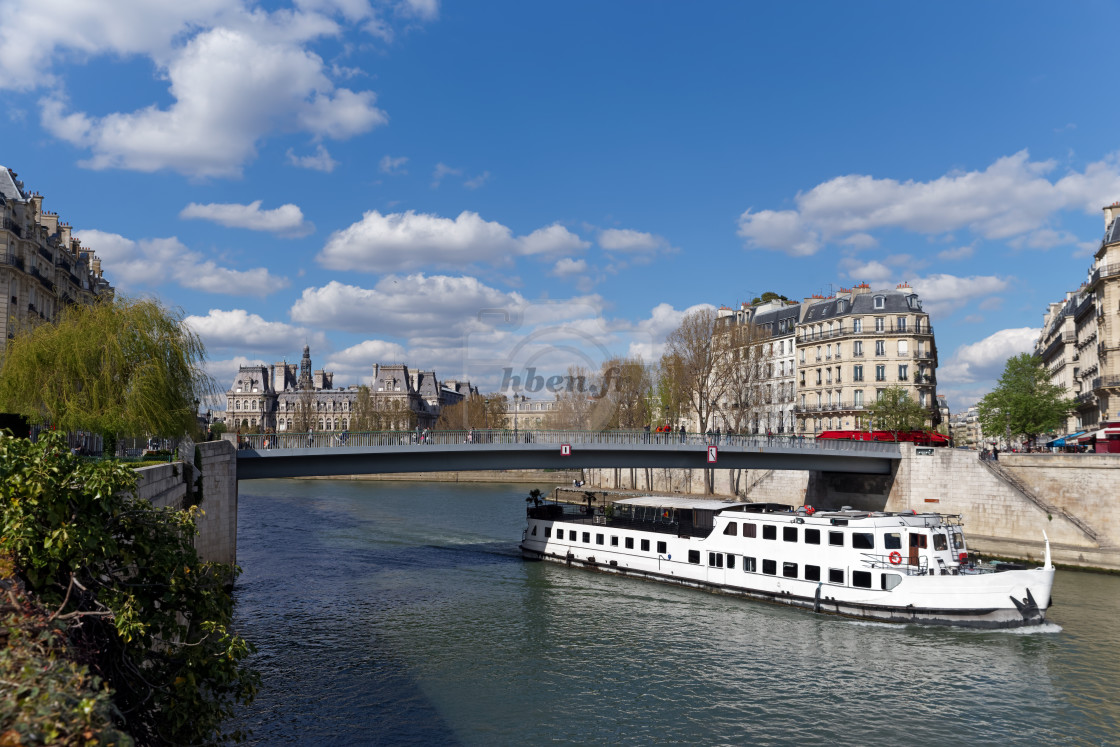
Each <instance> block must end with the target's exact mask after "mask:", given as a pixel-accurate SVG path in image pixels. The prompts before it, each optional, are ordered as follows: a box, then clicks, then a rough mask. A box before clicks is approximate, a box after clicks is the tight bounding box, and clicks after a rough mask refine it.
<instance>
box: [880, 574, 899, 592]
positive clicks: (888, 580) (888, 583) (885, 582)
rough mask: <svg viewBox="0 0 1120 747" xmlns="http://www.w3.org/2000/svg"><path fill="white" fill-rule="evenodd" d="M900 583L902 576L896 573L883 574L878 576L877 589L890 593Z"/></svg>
mask: <svg viewBox="0 0 1120 747" xmlns="http://www.w3.org/2000/svg"><path fill="white" fill-rule="evenodd" d="M901 583H902V576H900V575H898V574H897V573H883V574H881V575H880V576H879V588H881V589H882V590H883V591H890V590H891V589H893V588H894V587H896V586H898V585H899V584H901Z"/></svg>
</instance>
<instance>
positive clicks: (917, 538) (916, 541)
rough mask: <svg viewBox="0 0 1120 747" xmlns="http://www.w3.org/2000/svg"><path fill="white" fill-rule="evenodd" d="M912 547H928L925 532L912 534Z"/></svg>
mask: <svg viewBox="0 0 1120 747" xmlns="http://www.w3.org/2000/svg"><path fill="white" fill-rule="evenodd" d="M910 547H920V548H922V549H923V550H924V549H925V548H926V535H925V534H911V535H910Z"/></svg>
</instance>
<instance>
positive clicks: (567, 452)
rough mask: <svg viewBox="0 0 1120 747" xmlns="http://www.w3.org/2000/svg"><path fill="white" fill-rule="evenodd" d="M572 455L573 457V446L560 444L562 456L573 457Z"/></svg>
mask: <svg viewBox="0 0 1120 747" xmlns="http://www.w3.org/2000/svg"><path fill="white" fill-rule="evenodd" d="M571 455H572V445H571V444H560V456H571Z"/></svg>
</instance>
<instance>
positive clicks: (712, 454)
mask: <svg viewBox="0 0 1120 747" xmlns="http://www.w3.org/2000/svg"><path fill="white" fill-rule="evenodd" d="M716 449H717V447H715V446H709V447H708V464H715V463H716Z"/></svg>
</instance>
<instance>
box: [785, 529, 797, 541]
mask: <svg viewBox="0 0 1120 747" xmlns="http://www.w3.org/2000/svg"><path fill="white" fill-rule="evenodd" d="M782 540H783V541H785V542H796V541H797V527H782Z"/></svg>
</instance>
